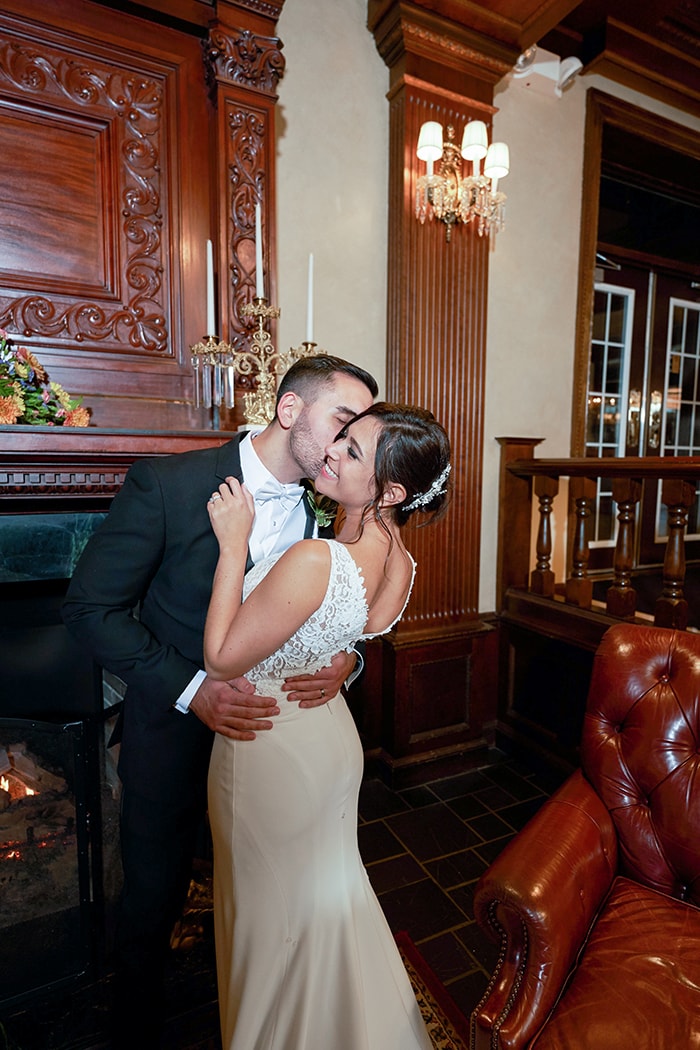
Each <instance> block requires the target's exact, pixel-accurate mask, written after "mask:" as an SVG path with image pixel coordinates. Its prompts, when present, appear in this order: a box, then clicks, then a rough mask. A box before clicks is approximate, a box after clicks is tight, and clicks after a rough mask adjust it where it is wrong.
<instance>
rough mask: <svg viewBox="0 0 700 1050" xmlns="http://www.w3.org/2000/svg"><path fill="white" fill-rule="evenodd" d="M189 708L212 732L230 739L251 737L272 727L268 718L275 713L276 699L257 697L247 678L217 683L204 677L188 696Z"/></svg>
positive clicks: (249, 738)
mask: <svg viewBox="0 0 700 1050" xmlns="http://www.w3.org/2000/svg"><path fill="white" fill-rule="evenodd" d="M190 711H193V712H194V714H196V716H197V718H199V719H200V721H202V722H204V724H205V725H206V726H209V728H210V729H213V730H214V732H215V733H221V734H222V735H223V736H228V737H231V739H232V740H255V734H256V733H258V732H260V730H264V729H272V725H273V723H272V722H270V721H269V719H270V718H272V716H273V715H277V714H279V707H278V705H277V701H276V700H273V699H272V697H269V696H258V694H257V693H256V692H255V687H254V686H253V685H252V683H251V682H249V681H248V679H247V678H233V679H231V681H230V682H217V681H215V680H214V679H213V678H205V679H204V681H203V682H202V683H201V685H200V687H199V689H198V690H197V692H196V693H195V695H194V696H193V697H192V701H191V703H190Z"/></svg>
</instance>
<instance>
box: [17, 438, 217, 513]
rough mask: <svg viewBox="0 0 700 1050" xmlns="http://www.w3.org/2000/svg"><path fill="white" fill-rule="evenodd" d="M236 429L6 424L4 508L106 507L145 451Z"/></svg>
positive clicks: (167, 449)
mask: <svg viewBox="0 0 700 1050" xmlns="http://www.w3.org/2000/svg"><path fill="white" fill-rule="evenodd" d="M231 437H232V434H231V432H230V431H222V430H208V431H194V430H193V431H177V432H165V431H150V430H149V431H146V430H107V429H100V428H99V427H22V426H0V513H4V514H8V513H13V514H17V513H38V512H41V513H47V512H52V511H56V512H58V511H72V510H94V511H104V510H107V509H108V507H109V504H110V502H111V501H112V498H113V497H114V496H115V495H116V493H117V492H118V491H119V488H120V487H121V485H122V483H123V481H124V476H125V474H126V472H127V470H128V469H129V467H130V466H131V464H132V463H133V462H134V461H135V460H136V459H139V458H141V457H143V456H163V455H168V454H170V453H171V452H186V451H189V450H190V449H196V448H207V447H210V446H212V445H223V444H224V443H225V442H226V441H228V440H229V439H230V438H231Z"/></svg>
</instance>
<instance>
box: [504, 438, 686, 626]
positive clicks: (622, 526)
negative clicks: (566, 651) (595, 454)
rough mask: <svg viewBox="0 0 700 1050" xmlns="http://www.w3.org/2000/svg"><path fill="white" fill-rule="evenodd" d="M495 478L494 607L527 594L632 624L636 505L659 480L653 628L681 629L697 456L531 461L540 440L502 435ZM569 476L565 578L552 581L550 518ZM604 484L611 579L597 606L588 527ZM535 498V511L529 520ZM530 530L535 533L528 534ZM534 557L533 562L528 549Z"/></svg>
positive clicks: (683, 617) (551, 530)
mask: <svg viewBox="0 0 700 1050" xmlns="http://www.w3.org/2000/svg"><path fill="white" fill-rule="evenodd" d="M499 443H500V445H501V475H500V493H499V536H498V569H497V588H498V603H499V610H503V609H505V607H506V604H507V599H508V595H509V594H511V593H512V592H513V590H515V591H520V592H523V591H524V592H527V594H528V595H531V596H539V597H540V598H543V599H550V600H552V601H557V602H559V603H562V602H563V603H564V604H565V605H567V606H569V607H570V608H572V609H579V610H581V611H582V612H593V613H596V612H597V613H598V614H602V615H603V616H604V617H605V618H610V617H613V618H622V619H634V618H635V615H636V606H637V594H636V590H635V586H634V578H635V569H636V568H638V566H636V565H635V551H636V549H637V544H636V539H637V537H636V535H635V532H636V528H637V520H638V514H637V506H638V504H639V501H640V498H641V495H642V490H643V485H644V483H645V482H647V483H648V482H650V481H653V482H658V481H660V482H661V499H662V502H663V503H664V504H665V506H666V508H667V521H668V537H667V540H666V542H665V551H664V557H663V563H662V564H660V566H659V567H660V570H661V579H662V586H661V592H660V593H659V595H658V597H657V598H656V601H655V604H654V612H653V619H654V623H655V624H657V625H658V626H661V627H676V628H679V629H681V630H685V629H686V628H687V627H688V626H689V624H688V602H687V600H686V597H685V595H684V585H685V577H686V531H687V525H688V514H689V511H690V509H691V508H692V507H693V505H694V503H695V500H696V489H697V485H698V479H700V457H643V458H619V459H612V458H611V459H602V458H596V459H593V458H590V459H535V458H534V450H535V447H536V446H537V445H538V444H539V440H538V439H528V438H500V439H499ZM564 478H566V479H568V487H569V502H568V506H567V508H566V534H567V548H568V555H567V558H566V564H567V571H566V577H565V579H563V580H561V581H559V582H557V580H556V578H555V572H554V570H553V568H552V535H553V528H552V515H553V512H554V499H555V497H556V495H557V494H558V492H559V486H560V480H561V479H564ZM599 478H604V479H607V481H608V483H609V484H610V487H611V491H612V496H613V500H614V501H615V503H616V505H617V537H616V540H615V548H614V555H613V563H612V575H611V578H610V580H609V586H608V587H607V589H606V597H605V602H604V603H603V606H604V607H603V608H601V607H600V603H597V602H594V600H593V582H594V581H593V578H592V577H591V576H590V575H589V572H588V563H589V556H590V548H589V538H588V522H589V519H590V517H591V514H592V511H593V509H594V506H595V498H596V490H597V479H599ZM534 500H537V505H536V509H537V514H536V515H533V504H534ZM533 528H536V535H535V536H533V534H532V530H533ZM533 549H534V551H535V552H536V557H535V563H534V565H532V564H531V562H532V552H533Z"/></svg>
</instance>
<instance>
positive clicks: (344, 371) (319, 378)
mask: <svg viewBox="0 0 700 1050" xmlns="http://www.w3.org/2000/svg"><path fill="white" fill-rule="evenodd" d="M339 373H340V374H341V375H346V376H351V377H352V378H353V379H359V381H360V382H361V383H364V385H365V386H366V387H367V389H368V390H369V392H370V394H371V395H372V397H373V398H374V397H376V396H377V394H378V393H379V387H378V385H377V381H376V379H375V378H374V376H373V375H370V373H369V372H366V371H365V370H364V368H360V366H359V365H353V364H352V363H351V362H350V361H344V360H343V359H342V357H333V355H332V354H315V355H314V356H313V357H302V358H300V359H299V360H298V361H295V363H294V364H293V365H292V367H291V368H290V369H289V370H288V371H287V372H285V373H284V375H283V376H282V380H281V382H280V385H279V389H278V391H277V402H278V403H279V399H280V398H281V397H282V395H283V394H286V393H287V392H288V391H289V390H292V391H294V393H295V394H298V395H299V397H300V398H301V399H302V400H303V401H305V402H306V403H307V404H309V405H310V404H312V403H313V402H314V401H315V400H316V398H317V397H318V395H319V390H320V387H322V386H325V385H326V384H329V383H332V382H333V380H334V379H335V377H336V376H337V375H338V374H339Z"/></svg>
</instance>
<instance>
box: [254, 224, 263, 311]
mask: <svg viewBox="0 0 700 1050" xmlns="http://www.w3.org/2000/svg"><path fill="white" fill-rule="evenodd" d="M255 295H256V297H257V298H258V299H264V298H265V282H264V281H263V246H262V222H261V219H260V205H259V204H256V205H255Z"/></svg>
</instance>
